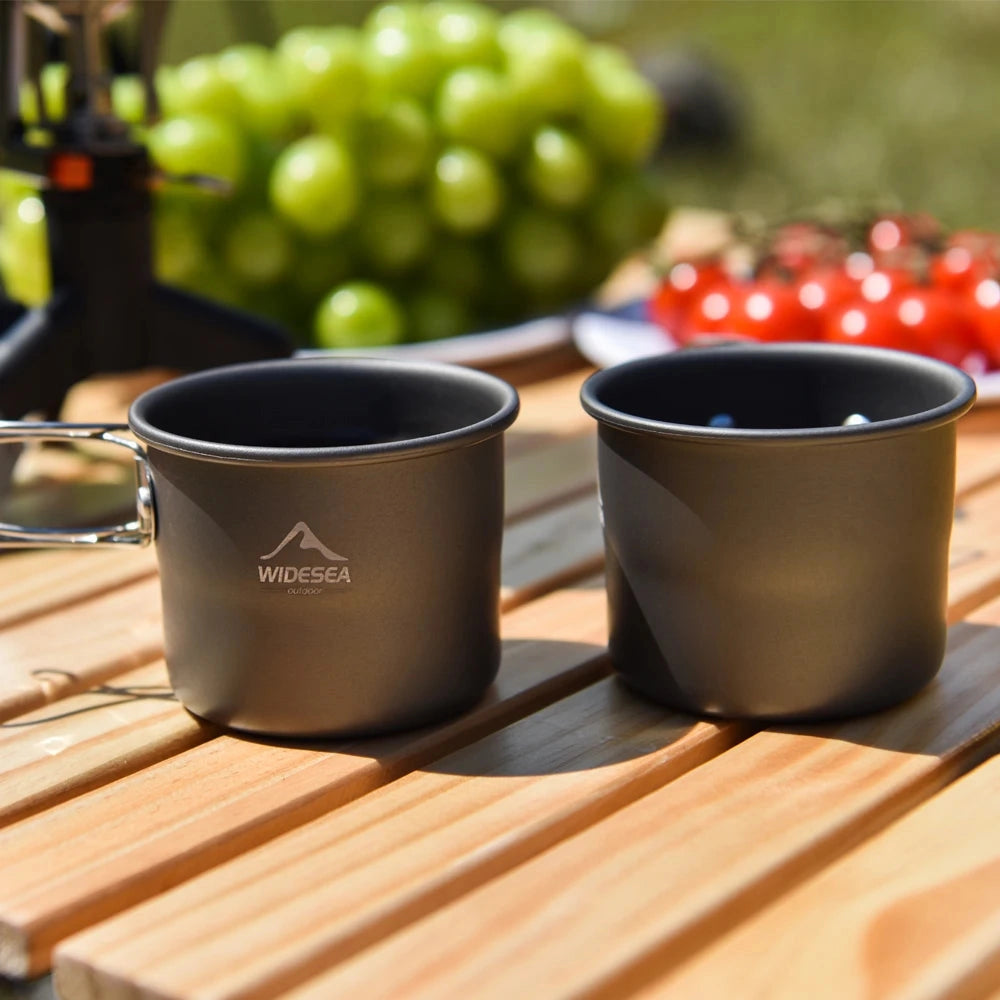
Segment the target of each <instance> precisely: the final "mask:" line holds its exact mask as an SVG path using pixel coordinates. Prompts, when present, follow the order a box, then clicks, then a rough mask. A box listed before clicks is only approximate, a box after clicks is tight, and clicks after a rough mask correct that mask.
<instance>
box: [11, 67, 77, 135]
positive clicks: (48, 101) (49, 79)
mask: <svg viewBox="0 0 1000 1000" xmlns="http://www.w3.org/2000/svg"><path fill="white" fill-rule="evenodd" d="M38 77H39V79H38V83H39V86H40V87H41V90H42V101H43V102H44V104H45V113H46V114H47V115H48V117H49V119H50V120H51V121H61V120H62V119H63V118H65V117H66V83H67V81H68V80H69V68H68V67H67V66H66V64H65V63H46V64H45V65H44V66H43V67H42V69H41V72H40V73H39V74H38ZM19 100H20V112H21V117H22V118H23V119H24V122H25V124H27V125H35V124H37V123H38V122H39V121H40V118H39V115H38V100H37V96H36V91H35V88H34V87H32V86H31V85H30V84H28V83H27V82H25V83H23V84H22V85H21V91H20V95H19Z"/></svg>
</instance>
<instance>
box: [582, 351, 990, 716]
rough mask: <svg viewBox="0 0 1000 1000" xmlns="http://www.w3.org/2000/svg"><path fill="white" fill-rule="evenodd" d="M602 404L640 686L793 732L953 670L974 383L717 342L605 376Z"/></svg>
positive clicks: (606, 478)
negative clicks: (774, 722) (954, 545)
mask: <svg viewBox="0 0 1000 1000" xmlns="http://www.w3.org/2000/svg"><path fill="white" fill-rule="evenodd" d="M581 398H582V403H583V406H584V408H585V409H586V411H587V412H588V413H589V414H591V415H592V416H593V417H595V418H596V419H597V421H598V424H599V446H598V458H599V477H600V493H601V499H602V505H603V520H604V534H605V546H606V556H607V589H608V606H609V613H610V626H611V628H610V634H611V638H610V645H611V655H612V659H613V662H614V665H615V667H616V669H617V670H618V672H619V673H620V675H621V676H622V678H623V679H624V680H625V681H626V682H627V683H628V684H629V685H631V686H632V687H634V688H636V689H637V690H638V691H640V692H642V693H644V694H646V695H648V696H650V697H652V698H654V699H656V700H658V701H660V702H662V703H664V704H666V705H669V706H671V707H673V708H677V709H681V710H686V711H692V712H696V713H699V714H707V715H713V716H727V717H734V718H754V719H785V720H793V719H817V718H824V717H837V716H844V715H852V714H857V713H865V712H870V711H874V710H877V709H881V708H885V707H887V706H889V705H892V704H894V703H896V702H899V701H900V700H902V699H905V698H907V697H908V696H910V695H912V694H914V693H915V692H916V691H918V690H919V689H920V688H921V687H923V686H924V685H925V684H926V683H927V682H928V681H929V680H930V679H931V678H932V677H933V676H934V675H935V674H936V673H937V671H938V669H939V667H940V664H941V660H942V657H943V652H944V641H945V613H946V605H947V569H948V544H949V538H950V534H951V525H952V518H953V513H954V491H955V437H956V428H955V423H956V420H957V419H958V417H959V416H961V415H962V414H963V413H965V412H966V411H967V410H968V409H969V408H970V407H971V406H972V403H973V401H974V399H975V384H974V383H973V381H972V379H970V378H969V377H968V376H967V375H966V374H964V373H963V372H961V371H959V370H958V369H955V368H952V367H951V366H949V365H945V364H943V363H941V362H938V361H933V360H930V359H928V358H923V357H918V356H916V355H911V354H904V353H901V352H896V351H887V350H878V349H866V348H852V347H840V346H834V345H816V344H808V345H807V344H796V345H788V346H778V345H767V346H733V347H714V348H707V349H698V350H685V351H680V352H677V353H675V354H670V355H662V356H657V357H652V358H646V359H642V360H639V361H635V362H630V363H627V364H623V365H619V366H617V367H613V368H609V369H606V370H604V371H601V372H598V373H597V374H595V375H593V376H592V377H591V378H590V379H588V381H587V382H586V383H585V384H584V387H583V391H582V397H581ZM848 418H850V419H849V420H848ZM865 419H867V421H868V422H865ZM845 420H847V421H848V422H847V423H846V425H845Z"/></svg>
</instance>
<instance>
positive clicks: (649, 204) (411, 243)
mask: <svg viewBox="0 0 1000 1000" xmlns="http://www.w3.org/2000/svg"><path fill="white" fill-rule="evenodd" d="M60 78H61V79H62V81H64V80H65V70H64V69H63V68H62V67H60V66H55V65H53V66H49V67H47V68H46V73H45V75H44V77H43V86H42V91H43V100H45V102H46V108H47V110H48V112H49V114H50V115H51V116H53V117H57V116H58V115H59V114H60V113H61V111H62V108H61V106H60V105H61V104H62V101H63V94H62V90H61V84H60ZM114 84H115V85H114V90H113V95H112V96H113V101H114V105H115V110H116V112H117V114H118V115H119V116H120V117H122V118H124V119H125V120H127V121H129V122H132V123H134V127H135V130H136V133H137V134H138V135H141V136H142V137H143V138H144V140H145V141H146V142H147V144H148V147H149V150H150V152H151V155H152V157H153V160H154V162H155V164H156V165H157V166H158V167H159V168H160V169H161V170H162V171H163V173H164V174H165V175H167V176H168V178H174V179H173V180H168V182H167V184H166V185H165V186H164V187H163V188H162V189H161V190H160V191H159V192H158V194H157V204H156V218H155V247H154V251H155V260H156V268H157V273H158V275H159V277H160V278H161V280H164V281H166V282H168V283H172V284H175V285H177V286H179V287H182V288H186V289H189V290H192V291H196V292H198V293H201V294H204V295H207V296H209V297H211V298H214V299H216V300H218V301H221V302H224V303H227V304H231V305H235V306H239V307H242V308H246V309H249V310H252V311H255V312H258V313H260V314H263V315H267V316H270V317H272V318H274V319H277V320H278V321H280V322H282V323H284V324H285V325H286V326H287V327H288V328H289V329H291V330H292V331H294V332H295V333H296V334H297V336H298V337H299V338H300V340H301V342H302V343H304V344H314V345H318V346H323V347H348V346H355V345H361V344H364V345H370V344H380V343H395V342H400V341H404V340H421V339H437V338H440V337H446V336H451V335H454V334H459V333H467V332H472V331H475V330H477V329H486V328H489V327H494V326H497V325H502V324H505V323H510V322H516V321H518V320H521V319H524V318H526V317H528V316H530V315H533V314H542V313H544V312H547V311H551V310H556V309H560V308H564V307H565V306H566V305H567V304H568V303H571V302H573V301H575V300H578V299H580V298H581V297H583V296H585V295H586V294H587V293H588V292H589V291H591V290H592V289H593V288H594V287H596V285H598V284H599V283H600V281H601V280H602V279H603V278H604V277H605V276H606V275H607V274H608V273H609V271H610V270H611V269H612V268H613V266H614V265H615V264H616V263H617V262H618V261H619V260H620V259H621V258H622V257H623V256H624V255H626V254H627V253H629V252H630V251H632V250H634V249H636V248H637V247H639V246H641V245H642V244H644V243H645V242H647V241H648V240H650V239H651V238H652V237H653V236H654V235H655V234H656V232H657V231H658V230H659V228H660V226H661V225H662V222H663V216H664V211H665V209H664V203H663V199H662V195H661V192H660V191H659V190H658V189H657V187H656V185H655V184H654V183H653V182H652V180H651V179H650V178H649V176H648V175H647V174H646V173H645V172H644V171H643V164H644V161H645V160H646V158H647V156H648V154H649V153H650V151H651V149H652V148H653V146H654V144H655V142H656V139H657V135H658V130H659V126H660V118H661V107H660V101H659V98H658V95H657V94H656V92H655V90H654V89H653V88H652V86H651V85H650V84H649V83H648V82H647V81H646V80H645V79H644V78H643V77H642V76H641V75H640V74H639V73H638V72H637V71H636V69H635V68H634V66H633V65H632V63H631V61H630V60H629V58H628V57H627V56H626V55H625V54H624V53H623V52H621V51H619V50H617V49H614V48H612V47H609V46H605V45H599V44H592V43H589V42H588V41H587V40H585V39H584V38H583V37H582V36H581V35H580V34H579V33H578V32H577V31H576V30H574V29H573V28H572V27H570V26H569V25H567V24H566V23H564V22H563V21H561V20H560V19H558V18H557V17H556V16H555V15H553V14H550V13H548V12H546V11H543V10H540V9H526V10H521V11H516V12H513V13H510V14H507V15H506V16H500V15H499V14H498V13H497V12H496V11H494V10H492V9H491V8H489V7H487V6H485V5H482V4H479V3H475V2H470V0H432V2H428V3H425V4H424V3H398V4H397V3H392V4H385V5H383V6H381V7H378V8H376V9H375V10H373V11H372V13H371V14H370V15H369V17H368V18H367V20H366V22H365V23H364V24H363V25H362V26H361V27H360V28H357V29H355V28H350V27H344V26H332V27H331V26H327V27H303V28H296V29H294V30H292V31H290V32H289V33H288V34H286V35H284V36H283V37H282V38H281V39H280V40H279V41H278V43H277V44H276V45H275V47H274V48H273V49H268V48H266V47H263V46H259V45H250V44H245V45H236V46H233V47H230V48H227V49H225V50H223V51H222V52H220V53H218V54H216V55H204V56H198V57H195V58H192V59H189V60H188V61H187V62H185V63H182V64H181V65H178V66H174V67H163V68H161V70H160V71H159V73H158V75H157V80H156V87H157V96H158V98H159V101H160V104H161V106H162V112H163V116H162V118H161V120H160V121H159V122H157V123H156V124H155V125H153V126H151V127H150V128H148V129H145V128H144V127H143V126H142V125H141V122H142V121H143V119H144V108H143V97H142V88H141V86H139V83H138V81H137V80H135V79H133V78H128V77H120V78H118V79H116V80H115V82H114ZM32 113H33V108H32V107H31V101H30V100H28V101H26V103H25V107H24V114H25V116H26V117H30V116H31V115H32ZM197 175H201V176H207V177H212V178H216V179H218V180H221V181H223V182H225V184H226V185H227V186H228V188H229V191H230V193H229V194H228V195H227V196H224V197H220V196H218V195H217V194H211V193H209V192H207V191H205V190H203V189H200V188H198V187H196V186H194V185H191V184H190V183H187V184H186V183H184V181H183V178H184V177H185V176H189V177H190V176H197ZM40 209H41V202H40V200H39V199H38V197H37V195H36V193H35V192H32V191H30V190H27V189H25V188H24V187H23V186H22V185H20V183H19V182H13V181H11V182H7V183H5V184H4V185H3V186H0V212H2V223H0V271H2V274H3V277H4V281H5V284H6V287H7V289H8V292H9V294H11V295H12V296H15V297H17V298H20V299H22V300H24V301H28V302H33V301H38V300H40V299H44V297H45V295H46V294H47V287H46V281H47V276H46V275H45V273H44V272H45V263H44V252H45V247H44V211H40Z"/></svg>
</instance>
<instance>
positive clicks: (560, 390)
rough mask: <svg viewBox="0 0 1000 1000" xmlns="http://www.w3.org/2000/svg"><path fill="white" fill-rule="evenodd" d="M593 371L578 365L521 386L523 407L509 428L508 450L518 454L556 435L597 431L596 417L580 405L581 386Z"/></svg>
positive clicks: (520, 392) (564, 435)
mask: <svg viewBox="0 0 1000 1000" xmlns="http://www.w3.org/2000/svg"><path fill="white" fill-rule="evenodd" d="M592 371H593V369H591V368H586V369H577V370H576V371H572V372H568V373H567V374H565V375H561V376H559V377H558V378H553V379H548V380H546V381H545V382H539V383H538V384H536V385H528V386H524V387H523V388H520V389H518V394H519V396H520V397H521V411H520V413H519V414H518V416H517V420H516V421H515V422H514V424H513V426H512V427H511V428H510V430H509V431H508V432H507V451H508V454H510V455H511V456H513V455H518V454H520V453H521V452H523V451H526V450H529V449H531V448H537V447H538V446H539V444H541V443H545V442H551V441H552V440H553V439H557V438H565V437H573V436H576V435H579V434H582V433H584V432H586V431H591V432H593V430H594V421H593V418H592V417H589V416H588V415H587V414H586V413H585V412H584V411H583V407H582V406H581V405H580V386H582V385H583V383H584V381H585V380H586V379H587V377H588V376H589V375H590V374H591V372H592Z"/></svg>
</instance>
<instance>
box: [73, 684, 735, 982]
mask: <svg viewBox="0 0 1000 1000" xmlns="http://www.w3.org/2000/svg"><path fill="white" fill-rule="evenodd" d="M745 733H746V730H744V729H742V728H741V727H738V726H736V725H721V724H714V723H708V722H700V723H699V722H695V721H693V720H691V719H688V718H685V717H681V716H677V715H671V714H669V713H665V712H663V711H662V709H660V708H659V707H657V706H655V705H652V704H649V703H647V702H642V701H639V700H638V699H635V698H632V697H630V696H629V695H627V694H625V693H624V692H623V691H622V689H621V688H620V687H619V686H618V684H617V683H616V682H615V681H613V680H611V679H607V680H605V681H603V682H600V683H598V684H595V685H593V686H591V687H589V688H586V689H584V690H583V691H581V692H579V693H577V694H575V695H572V696H570V697H568V698H565V699H563V700H562V701H560V702H558V703H556V704H555V705H552V706H550V707H548V708H546V709H544V710H542V711H539V712H536V713H535V714H534V715H532V716H530V717H529V718H527V719H524V720H522V721H520V722H517V723H514V724H513V725H511V726H510V727H508V728H507V729H504V730H502V731H501V732H499V733H496V734H494V735H492V736H488V737H486V738H485V739H483V740H481V741H480V742H478V743H476V744H474V745H472V746H470V747H467V748H465V749H463V750H461V751H459V752H458V753H456V754H454V755H452V756H451V757H448V758H445V759H444V760H441V761H439V762H437V763H435V764H434V765H433V766H432V767H429V768H427V769H425V770H422V771H418V772H415V773H413V774H411V775H409V776H407V777H406V778H403V779H401V780H400V781H397V782H395V783H393V784H392V785H390V786H388V787H387V788H384V789H380V790H378V791H376V792H373V793H372V794H370V795H368V796H365V798H363V799H361V800H360V801H358V802H356V803H353V804H351V805H349V806H345V807H344V808H342V809H339V810H337V811H336V812H334V813H332V814H330V815H329V816H325V817H322V818H321V819H318V820H316V821H314V822H313V823H310V824H308V825H307V826H306V827H304V828H302V829H301V830H298V831H295V832H293V833H291V834H289V835H286V836H285V837H282V838H279V839H278V840H275V841H273V842H271V843H270V844H268V845H266V846H265V847H263V848H261V849H259V850H258V851H255V852H251V853H250V854H248V855H245V856H244V857H242V858H238V859H236V860H234V861H233V862H230V863H229V864H227V865H225V866H223V867H221V868H218V869H215V870H214V871H211V872H208V873H206V874H205V875H204V876H201V877H200V878H199V879H196V880H194V881H192V882H189V883H186V884H185V885H183V886H180V887H178V888H177V889H176V890H175V891H174V892H172V893H168V894H166V895H164V896H161V897H159V898H158V899H154V900H151V901H150V902H149V903H147V904H144V905H143V906H140V907H137V908H133V909H131V910H129V911H127V912H126V913H124V914H122V915H121V916H120V917H119V918H117V919H113V920H110V921H107V922H105V923H103V924H101V925H99V926H98V927H96V928H94V929H93V930H91V931H90V932H86V933H84V934H83V935H80V936H77V937H76V938H74V939H73V940H72V941H71V942H70V943H69V945H68V946H67V947H64V948H63V949H62V950H61V952H60V957H59V982H60V992H61V994H62V996H64V997H66V998H67V1000H73V998H83V997H95V996H101V995H103V992H104V991H107V990H110V986H109V983H110V982H112V981H114V982H122V981H125V982H129V983H131V984H138V986H139V987H140V989H141V990H142V991H148V992H151V993H155V994H156V995H160V996H172V997H174V996H176V997H181V996H195V995H201V996H212V997H214V998H215V1000H223V998H237V997H250V996H253V997H255V998H263V997H267V996H274V995H275V994H276V993H278V992H280V991H282V990H283V989H286V988H288V987H290V986H291V985H294V984H295V983H297V982H301V981H302V980H304V979H306V978H307V977H309V976H310V975H311V974H314V973H316V972H318V971H321V970H322V969H323V968H324V967H328V966H329V965H330V964H332V963H333V962H335V961H337V960H340V959H342V958H343V957H345V956H346V955H349V954H351V953H352V952H355V951H357V950H358V949H359V948H361V947H363V946H364V945H366V944H368V943H370V942H372V941H374V940H377V939H378V938H380V937H383V936H385V935H386V934H387V933H389V932H390V931H392V930H395V929H396V928H398V927H400V926H402V925H404V924H405V923H408V922H410V921H412V920H414V919H416V918H417V917H419V916H421V915H423V914H425V913H427V912H430V911H432V910H433V909H434V908H436V907H439V906H442V905H444V904H445V903H447V902H448V901H449V900H450V899H453V898H455V897H457V896H458V895H460V894H461V893H463V892H467V891H469V890H470V889H472V888H474V887H475V886H476V885H478V884H481V883H482V882H484V881H485V880H486V879H487V878H489V877H491V876H492V875H495V874H497V873H498V872H500V871H503V870H506V869H508V868H510V867H512V866H514V865H516V864H519V863H521V862H523V861H524V860H526V859H527V858H529V857H531V856H533V855H535V854H538V853H539V852H540V851H542V850H544V849H546V848H548V847H550V846H551V845H552V844H554V843H556V842H558V841H559V840H560V839H562V838H564V837H566V836H569V835H571V834H572V833H574V832H576V831H577V830H580V829H582V828H583V827H585V826H586V825H588V824H590V823H593V822H595V821H596V820H598V819H600V818H601V817H603V816H605V815H607V814H608V813H610V812H612V811H614V810H615V809H617V808H620V807H621V806H622V805H625V804H626V803H628V802H630V801H632V800H634V799H636V798H638V797H639V796H641V795H643V794H645V793H647V792H649V791H651V790H652V789H654V788H656V787H658V786H660V785H662V784H664V783H665V782H667V781H669V780H671V779H673V778H675V777H676V776H677V775H678V774H680V773H683V772H684V771H687V770H689V769H690V768H692V767H694V766H696V765H697V764H699V763H701V762H702V761H704V760H707V759H709V758H710V757H712V756H714V755H716V754H718V753H719V752H721V751H723V750H725V749H726V748H727V747H728V746H731V745H732V744H733V743H734V742H735V741H736V740H737V739H738V738H740V736H741V735H745ZM95 966H98V967H99V972H97V973H95V972H94V967H95Z"/></svg>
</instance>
